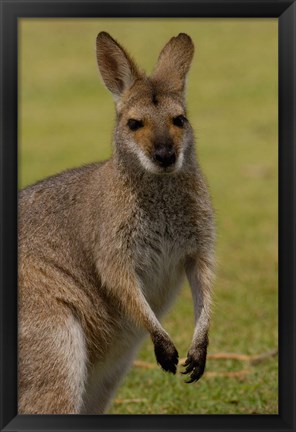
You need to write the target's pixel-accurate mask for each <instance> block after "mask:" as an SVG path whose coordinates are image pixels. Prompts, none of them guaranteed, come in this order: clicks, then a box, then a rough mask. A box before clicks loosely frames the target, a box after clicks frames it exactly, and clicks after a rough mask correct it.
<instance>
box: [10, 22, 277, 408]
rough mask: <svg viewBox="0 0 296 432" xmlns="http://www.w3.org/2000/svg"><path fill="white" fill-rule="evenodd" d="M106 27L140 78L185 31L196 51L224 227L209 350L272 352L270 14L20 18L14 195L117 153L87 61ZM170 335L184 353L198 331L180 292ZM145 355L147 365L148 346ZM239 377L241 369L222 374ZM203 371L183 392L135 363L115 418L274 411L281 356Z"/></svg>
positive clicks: (201, 149) (202, 119)
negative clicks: (125, 50) (17, 190)
mask: <svg viewBox="0 0 296 432" xmlns="http://www.w3.org/2000/svg"><path fill="white" fill-rule="evenodd" d="M101 30H106V31H108V32H110V33H111V34H112V35H113V36H114V37H115V38H117V39H118V40H119V41H120V42H121V43H122V44H123V45H124V46H126V47H127V48H128V50H129V51H130V52H131V54H132V55H133V56H134V58H135V59H137V60H138V62H139V64H140V65H141V66H143V67H144V69H146V70H147V71H151V70H152V68H153V65H154V63H155V61H156V59H157V56H158V54H159V51H160V49H161V48H162V46H163V45H164V44H165V43H166V41H167V40H168V39H169V38H170V37H171V36H173V35H176V34H178V33H179V32H187V33H189V34H190V35H191V36H192V38H193V40H194V42H195V44H196V46H197V49H196V56H195V58H194V62H193V66H192V69H191V72H190V76H189V81H188V87H187V90H188V91H187V92H188V108H189V118H190V121H191V123H192V125H193V127H194V129H195V132H196V143H197V149H198V155H199V159H200V161H201V164H202V167H203V170H204V172H205V174H206V177H207V179H208V183H209V186H210V190H211V194H212V197H213V203H214V207H215V210H216V219H217V231H218V243H217V259H218V269H217V279H216V283H215V295H214V308H213V319H212V325H211V332H210V346H209V352H210V353H218V352H235V353H243V354H257V353H263V352H267V351H269V350H271V349H273V348H276V347H277V337H278V334H277V286H278V283H277V274H278V273H277V265H278V260H277V251H278V248H277V206H278V203H277V127H278V126H277V20H273V19H265V20H263V19H260V20H259V19H252V20H238V19H229V20H225V19H223V20H222V19H212V20H206V19H178V20H173V19H167V20H158V19H136V20H131V19H129V20H128V19H89V20H86V19H79V20H58V19H55V20H53V19H51V20H49V19H47V20H44V19H42V20H41V19H38V20H35V19H34V20H33V19H22V20H21V21H20V32H19V37H20V56H19V70H20V80H19V89H20V91H19V107H20V109H19V114H20V115H19V186H20V187H23V186H25V185H27V184H30V183H32V182H34V181H36V180H38V179H41V178H43V177H46V176H48V175H51V174H54V173H56V172H59V171H61V170H63V169H65V168H69V167H73V166H78V165H81V164H85V163H88V162H91V161H94V160H99V159H105V158H107V157H109V155H110V154H111V134H112V128H113V125H114V117H115V115H114V107H113V103H112V97H111V96H110V94H109V93H108V92H107V90H106V89H105V88H104V86H103V84H102V82H100V79H99V74H98V72H97V66H96V61H95V37H96V35H97V33H98V32H99V31H101ZM164 327H165V328H166V330H167V331H168V332H169V333H170V334H171V336H172V338H173V340H174V342H175V344H176V346H177V348H178V350H179V354H180V356H181V357H185V355H186V352H187V349H188V347H189V344H190V340H191V336H192V332H193V310H192V302H191V297H190V290H189V287H188V285H187V284H186V285H185V286H184V289H183V290H182V293H181V295H180V296H179V298H178V301H177V303H176V304H175V306H174V307H173V309H172V310H171V311H170V312H169V314H168V316H167V317H166V319H165V320H164ZM139 359H141V360H144V361H146V362H149V363H151V364H154V363H155V360H154V354H153V346H152V343H151V341H150V340H147V341H146V343H145V344H144V345H143V347H142V349H141V351H140V353H139ZM240 370H247V371H248V373H247V374H245V375H239V376H237V377H229V376H227V375H225V374H224V375H223V373H224V372H234V371H240ZM207 371H208V372H209V374H208V375H207V374H206V375H205V376H204V377H203V378H202V379H201V380H200V381H199V382H198V383H195V384H191V385H187V384H184V382H183V380H184V377H183V376H182V375H181V374H178V375H176V376H169V375H166V374H165V373H163V372H162V371H161V370H160V369H158V368H156V369H148V368H147V369H145V368H136V367H134V368H133V369H132V370H131V371H130V373H129V374H128V376H127V377H126V379H125V381H124V383H123V385H122V386H121V388H120V389H119V391H118V393H117V394H116V398H115V401H114V403H113V405H112V409H111V413H128V414H144V413H151V414H179V413H184V414H186V413H191V414H237V413H239V414H267V413H268V414H275V413H277V412H278V396H277V392H278V364H277V359H276V357H273V358H269V359H266V360H265V361H263V362H261V363H258V364H249V363H248V362H247V363H246V362H242V361H237V360H214V359H209V360H208V363H207ZM213 372H220V373H222V375H220V376H213V374H212V373H213Z"/></svg>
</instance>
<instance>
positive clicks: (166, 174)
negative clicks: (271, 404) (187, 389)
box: [18, 32, 215, 414]
mask: <svg viewBox="0 0 296 432" xmlns="http://www.w3.org/2000/svg"><path fill="white" fill-rule="evenodd" d="M193 52H194V46H193V43H192V40H191V38H190V37H189V36H187V35H186V34H184V33H180V34H179V35H178V36H177V37H173V38H172V39H170V40H169V42H168V43H167V44H166V45H165V47H164V48H163V50H162V51H161V53H160V56H159V59H158V62H157V65H156V67H155V69H154V71H153V73H152V75H151V76H149V77H147V76H146V75H145V74H144V73H143V72H142V71H141V70H140V69H139V68H138V67H137V66H136V64H135V63H134V61H133V60H132V59H131V57H130V56H129V55H128V54H127V53H126V51H125V50H124V49H123V48H122V47H121V46H120V45H119V44H118V43H117V42H116V41H115V40H114V39H113V38H112V37H111V36H110V35H109V34H108V33H106V32H101V33H99V34H98V36H97V40H96V55H97V62H98V66H99V70H100V73H101V76H102V78H103V81H104V82H105V85H106V87H107V88H108V89H109V90H110V92H111V93H112V95H113V97H114V100H115V106H116V126H115V130H114V140H113V144H114V151H113V156H112V157H111V159H110V160H107V161H105V162H102V163H94V164H91V165H88V166H83V167H81V168H78V169H72V170H69V171H65V172H63V173H61V174H58V175H56V176H53V177H50V178H47V179H45V180H43V181H41V182H39V183H37V184H35V185H33V186H30V187H27V188H25V189H24V190H22V191H21V192H20V195H19V400H18V403H19V413H20V414H100V413H105V412H106V410H107V409H108V406H109V404H110V401H111V399H112V396H113V395H114V392H115V390H116V389H117V387H118V385H119V384H120V382H121V380H122V378H123V376H124V375H125V373H126V372H127V370H128V368H129V366H130V365H131V363H132V360H133V358H134V356H135V354H136V352H137V349H138V348H139V344H140V343H141V341H142V340H143V337H144V336H145V334H147V332H148V333H149V334H150V336H151V339H152V342H153V344H154V350H155V356H156V361H157V363H158V364H159V365H160V366H161V367H162V369H164V370H165V371H169V372H172V373H175V372H176V368H177V364H178V352H177V350H176V348H175V346H174V344H173V342H172V341H171V338H170V336H169V335H168V333H167V332H166V331H165V330H164V329H163V327H162V326H161V324H160V321H159V319H160V317H162V315H163V313H164V312H165V311H166V310H167V308H168V306H169V305H170V304H171V302H172V300H173V299H174V297H175V295H176V293H177V292H178V290H179V288H180V286H181V284H182V281H183V277H184V276H185V275H187V278H188V280H189V283H190V287H191V290H192V297H193V303H194V311H195V330H194V335H193V339H192V342H191V345H190V348H189V351H188V355H187V360H186V361H185V364H184V366H185V370H184V372H183V373H185V374H188V377H189V379H188V381H187V382H194V381H197V380H198V379H199V378H200V377H201V375H202V374H203V372H204V369H205V362H206V354H207V345H208V328H209V319H210V300H211V285H212V279H213V274H214V243H215V229H214V217H213V210H212V205H211V201H210V197H209V193H208V190H207V186H206V184H205V181H204V179H203V176H202V173H201V171H200V168H199V165H198V162H197V159H196V156H195V145H194V136H193V130H192V128H191V125H190V123H189V121H188V119H187V115H186V108H185V79H186V75H187V73H188V71H189V67H190V64H191V61H192V58H193Z"/></svg>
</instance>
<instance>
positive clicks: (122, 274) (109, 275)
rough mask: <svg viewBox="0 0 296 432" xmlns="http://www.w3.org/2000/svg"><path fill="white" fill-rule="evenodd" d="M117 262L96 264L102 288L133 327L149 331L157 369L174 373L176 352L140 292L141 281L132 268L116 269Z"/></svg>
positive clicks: (127, 266)
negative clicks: (111, 297)
mask: <svg viewBox="0 0 296 432" xmlns="http://www.w3.org/2000/svg"><path fill="white" fill-rule="evenodd" d="M112 261H113V260H112ZM120 262H121V263H122V260H121V259H116V260H114V262H113V263H112V265H110V263H109V264H108V265H104V263H100V262H98V263H97V265H98V266H99V272H100V275H101V278H102V282H103V286H104V287H105V288H106V289H107V290H108V291H109V293H111V295H112V296H113V298H115V299H116V300H117V303H118V304H120V307H121V309H122V311H123V312H124V313H125V314H126V316H127V317H128V318H129V319H131V320H132V321H133V323H134V324H135V325H137V326H139V327H140V328H142V329H146V330H147V331H148V333H149V334H150V336H151V339H152V341H153V344H154V350H155V356H156V359H157V362H158V363H159V364H160V366H161V367H162V368H163V369H164V370H166V371H169V372H172V373H175V372H176V366H177V364H178V352H177V350H176V348H175V346H174V344H173V343H172V341H171V339H170V337H169V335H168V333H167V332H166V331H165V330H164V328H163V327H162V325H161V324H160V322H159V321H158V319H157V317H156V316H155V313H154V312H153V310H152V309H151V307H150V305H149V303H148V302H147V300H146V298H145V296H144V294H143V291H142V289H141V282H140V280H139V279H138V278H137V276H136V274H135V272H134V270H133V269H132V267H131V265H128V263H126V262H125V263H124V265H122V266H121V267H119V266H118V263H120Z"/></svg>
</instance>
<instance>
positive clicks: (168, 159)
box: [153, 145, 176, 168]
mask: <svg viewBox="0 0 296 432" xmlns="http://www.w3.org/2000/svg"><path fill="white" fill-rule="evenodd" d="M153 160H154V162H155V163H156V164H157V165H159V166H160V167H162V168H167V167H169V166H172V165H174V164H175V162H176V153H175V150H174V149H173V147H172V145H168V146H159V147H157V148H156V149H155V152H154V155H153Z"/></svg>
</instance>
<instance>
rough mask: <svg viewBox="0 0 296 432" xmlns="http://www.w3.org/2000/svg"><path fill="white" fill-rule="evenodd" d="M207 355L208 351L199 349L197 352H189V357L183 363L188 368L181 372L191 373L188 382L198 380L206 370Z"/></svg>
mask: <svg viewBox="0 0 296 432" xmlns="http://www.w3.org/2000/svg"><path fill="white" fill-rule="evenodd" d="M206 356H207V353H206V351H199V352H197V353H195V354H189V353H188V355H187V359H186V361H185V363H184V364H183V366H184V367H186V369H185V371H184V372H181V373H182V374H184V375H185V374H189V375H190V377H189V380H187V381H185V383H186V384H190V383H193V382H196V381H198V380H199V379H200V378H201V376H202V375H203V373H204V371H205V366H206Z"/></svg>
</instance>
